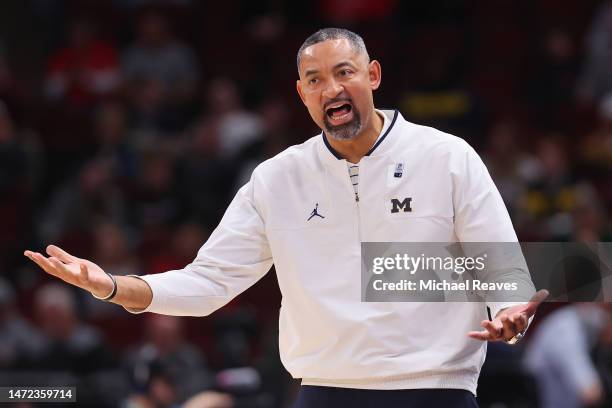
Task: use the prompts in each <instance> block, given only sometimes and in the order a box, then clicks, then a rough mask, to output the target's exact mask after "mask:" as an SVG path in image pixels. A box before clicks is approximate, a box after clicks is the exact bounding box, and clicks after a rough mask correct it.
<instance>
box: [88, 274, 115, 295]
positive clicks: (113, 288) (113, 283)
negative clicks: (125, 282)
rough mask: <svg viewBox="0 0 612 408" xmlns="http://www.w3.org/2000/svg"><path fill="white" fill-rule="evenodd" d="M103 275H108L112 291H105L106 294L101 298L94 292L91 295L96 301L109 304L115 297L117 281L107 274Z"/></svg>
mask: <svg viewBox="0 0 612 408" xmlns="http://www.w3.org/2000/svg"><path fill="white" fill-rule="evenodd" d="M104 273H106V275H108V277H109V278H110V280H111V283H112V289H111V290H110V292H108V291H107V292H106V294H105V295H103V296H98V295H96V294H95V293H94V292H91V295H92V296H93V297H94V298H96V299H98V300H103V301H105V302H109V301H111V300H112V299H113V298H114V297H115V296H116V295H117V279H116V278H115V276H113V275H111V274H110V273H108V272H104Z"/></svg>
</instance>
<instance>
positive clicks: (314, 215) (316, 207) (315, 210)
mask: <svg viewBox="0 0 612 408" xmlns="http://www.w3.org/2000/svg"><path fill="white" fill-rule="evenodd" d="M312 217H321V218H325V217H324V216H322V215H321V214H319V203H317V204H316V205H315V208H314V210H312V212H311V213H310V217H308V219H307V220H306V221H310V219H311V218H312Z"/></svg>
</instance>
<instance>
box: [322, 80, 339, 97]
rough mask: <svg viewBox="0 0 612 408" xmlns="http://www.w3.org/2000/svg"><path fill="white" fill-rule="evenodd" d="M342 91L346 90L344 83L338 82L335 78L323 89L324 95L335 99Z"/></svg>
mask: <svg viewBox="0 0 612 408" xmlns="http://www.w3.org/2000/svg"><path fill="white" fill-rule="evenodd" d="M342 92H344V87H343V86H342V84H340V83H338V82H337V81H335V80H334V79H331V80H329V81H327V83H326V86H325V89H324V90H323V96H324V97H325V98H326V99H334V98H336V97H337V96H338V95H340V94H341V93H342Z"/></svg>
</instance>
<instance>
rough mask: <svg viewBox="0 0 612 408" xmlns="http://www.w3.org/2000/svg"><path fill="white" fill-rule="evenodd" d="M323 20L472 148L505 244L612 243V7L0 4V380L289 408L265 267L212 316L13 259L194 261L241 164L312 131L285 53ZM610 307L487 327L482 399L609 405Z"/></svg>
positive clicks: (124, 270)
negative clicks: (498, 208) (512, 338)
mask: <svg viewBox="0 0 612 408" xmlns="http://www.w3.org/2000/svg"><path fill="white" fill-rule="evenodd" d="M326 26H340V27H345V28H349V29H351V30H354V31H356V32H358V33H360V34H361V35H362V36H363V38H364V39H365V42H366V45H367V47H368V49H369V53H370V55H371V56H372V57H373V58H376V59H378V60H379V61H380V62H381V64H382V67H383V82H382V86H381V89H380V90H379V91H377V93H376V94H375V102H376V106H377V107H380V108H398V109H399V110H400V111H401V112H402V113H403V115H404V116H405V117H406V118H407V119H408V120H410V121H413V122H416V123H419V124H426V125H431V126H434V127H437V128H439V129H442V130H445V131H448V132H451V133H453V134H455V135H457V136H460V137H462V138H464V139H465V140H467V141H468V142H469V143H470V144H472V146H474V147H475V148H476V149H477V151H478V152H479V153H480V154H481V156H482V157H483V159H484V160H485V163H486V164H487V166H488V168H489V171H490V172H491V174H492V176H493V178H494V180H495V182H496V184H497V186H498V188H499V189H500V192H501V194H502V196H503V198H504V200H505V202H506V205H507V207H508V210H509V211H510V214H511V216H512V219H513V222H514V225H515V227H516V230H517V232H518V235H519V237H520V239H521V240H522V241H584V242H592V241H609V240H610V239H611V238H612V229H611V223H610V215H611V210H612V182H611V181H612V180H611V177H610V176H611V174H612V2H611V1H602V0H574V1H559V0H532V1H511V0H472V1H467V0H466V1H459V0H429V1H426V2H420V1H419V2H413V1H403V2H400V1H399V0H313V1H309V2H290V1H286V2H285V1H281V0H268V1H265V0H261V1H256V2H253V1H248V0H242V1H241V0H224V1H214V2H213V1H195V0H165V1H162V0H159V1H153V0H107V1H102V0H98V1H95V0H81V1H77V0H72V1H68V0H67V1H60V0H22V1H14V0H7V1H2V2H1V3H0V275H1V276H0V385H28V384H30V385H43V384H55V385H74V386H77V387H78V392H77V395H78V401H79V405H96V406H104V407H106V406H108V407H114V406H122V407H174V406H185V407H189V408H193V407H204V408H206V407H287V406H290V404H291V402H292V400H293V398H294V395H295V391H296V388H297V383H296V381H294V380H292V379H290V378H289V376H288V374H287V373H286V371H285V370H284V369H283V367H282V366H281V364H280V361H279V357H278V345H277V326H278V310H279V306H280V293H279V290H278V286H277V284H276V279H275V273H274V271H271V272H270V273H269V274H268V275H267V276H266V277H265V278H264V279H263V280H261V281H260V282H258V283H257V284H256V285H255V286H254V287H253V288H251V289H249V290H248V291H247V292H246V293H244V294H242V295H241V296H240V297H239V298H237V299H236V300H235V301H233V302H232V303H231V304H230V305H228V306H226V307H225V308H223V309H222V310H220V311H218V312H216V313H215V314H214V315H212V316H211V317H208V318H174V317H167V316H158V315H152V314H147V315H140V316H134V315H130V314H128V313H127V312H125V311H124V310H123V309H122V308H120V307H119V306H116V305H112V304H106V303H103V302H99V301H95V300H94V299H93V298H92V297H91V296H90V295H89V294H87V293H85V292H84V291H81V290H76V289H72V288H69V287H68V286H66V285H63V284H58V283H57V282H55V281H53V280H52V279H50V278H48V277H47V276H46V275H45V274H44V273H43V272H42V271H40V270H37V269H36V268H35V267H34V266H33V264H31V263H28V262H26V259H25V258H24V257H23V255H22V253H23V250H24V249H26V248H30V249H34V250H38V251H42V250H44V247H45V245H46V244H48V243H54V244H57V245H60V246H63V247H65V248H67V249H68V250H69V251H71V252H72V253H74V254H76V255H77V256H80V257H84V258H89V259H91V260H93V261H94V262H96V263H98V264H99V265H100V266H101V267H102V268H104V269H105V270H106V271H108V272H111V273H113V274H117V275H125V274H145V273H157V272H162V271H165V270H169V269H176V268H181V267H182V266H184V265H185V264H186V263H188V262H190V261H191V260H192V259H193V257H194V256H195V254H196V252H197V250H198V249H199V247H200V246H201V245H202V243H203V242H205V240H206V239H207V237H208V235H209V234H210V232H211V231H212V229H213V228H214V227H215V226H216V224H217V223H218V221H219V219H220V217H221V216H222V214H223V211H224V210H225V208H226V206H227V204H228V203H229V201H230V200H231V198H232V197H233V194H234V193H235V192H236V190H237V189H238V188H239V187H240V186H241V185H242V184H244V183H245V182H246V180H248V178H249V176H250V173H251V171H252V170H253V168H254V167H255V166H256V165H257V164H258V163H260V162H261V161H263V160H265V159H267V158H269V157H271V156H273V155H275V154H276V153H278V152H280V151H281V150H283V149H285V148H286V147H288V146H290V145H292V144H295V143H301V142H302V141H304V140H306V139H307V138H309V137H311V136H313V135H314V134H316V133H317V131H318V129H317V128H316V127H315V125H314V123H312V121H311V120H310V117H309V116H308V113H307V111H306V109H305V108H304V107H303V106H302V105H301V102H300V101H299V98H298V96H297V94H296V92H295V81H296V79H297V72H296V66H295V56H296V52H297V49H298V48H299V46H300V45H301V43H302V42H303V41H304V40H305V39H306V37H307V36H308V35H310V34H312V33H313V32H314V31H315V30H317V29H319V28H323V27H326ZM610 315H611V312H610V311H609V309H608V308H607V307H605V305H561V304H554V305H552V304H547V305H544V307H542V309H541V311H540V313H539V314H538V316H537V317H536V319H535V321H534V322H533V325H532V328H531V329H530V332H529V336H528V338H527V341H525V342H523V343H522V344H521V345H520V346H517V347H512V348H511V347H508V346H506V345H499V344H492V345H490V347H489V353H488V358H487V362H486V364H485V367H484V369H483V372H482V376H481V379H480V386H479V403H480V405H481V407H496V408H503V407H538V406H541V407H582V406H612V402H611V401H612V400H611V399H610V391H611V390H612V380H611V373H612V371H611V370H610V366H611V365H612V358H611V357H610V353H609V349H610V345H611V344H612V329H611V323H610ZM22 406H24V407H25V406H28V405H27V404H22Z"/></svg>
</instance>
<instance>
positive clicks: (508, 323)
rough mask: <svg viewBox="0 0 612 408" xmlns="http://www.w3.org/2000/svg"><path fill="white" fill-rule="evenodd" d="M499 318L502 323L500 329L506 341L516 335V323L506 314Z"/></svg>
mask: <svg viewBox="0 0 612 408" xmlns="http://www.w3.org/2000/svg"><path fill="white" fill-rule="evenodd" d="M500 320H501V322H502V324H503V329H502V337H503V339H504V340H506V341H507V340H510V339H511V338H513V337H514V336H516V334H517V333H518V331H517V330H516V325H515V324H514V320H513V319H512V318H510V317H508V316H502V318H501V319H500Z"/></svg>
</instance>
